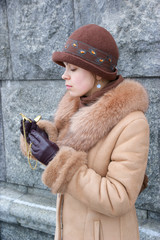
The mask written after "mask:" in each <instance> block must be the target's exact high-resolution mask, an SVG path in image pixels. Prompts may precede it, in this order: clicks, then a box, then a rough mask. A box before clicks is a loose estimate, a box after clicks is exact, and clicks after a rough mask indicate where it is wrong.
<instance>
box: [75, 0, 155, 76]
mask: <svg viewBox="0 0 160 240" xmlns="http://www.w3.org/2000/svg"><path fill="white" fill-rule="evenodd" d="M158 6H159V1H158V0H154V1H150V0H146V1H144V0H142V1H139V0H134V1H122V0H120V1H119V0H115V1H112V0H109V1H105V0H93V1H90V2H89V1H85V0H81V1H75V19H76V25H75V26H76V28H78V27H79V26H81V25H84V24H88V23H96V24H99V25H101V26H103V27H106V29H108V30H109V31H110V32H111V33H112V34H113V36H114V38H115V40H116V42H117V44H118V46H119V51H120V59H119V70H120V73H121V74H123V75H124V76H143V77H144V76H159V68H160V57H159V55H158V52H159V50H160V45H159V42H160V41H159V39H160V37H159V34H160V31H158V29H160V27H159V24H158V17H159V10H158V8H159V7H158ZM88 11H91V14H86V13H88ZM158 49H159V50H158Z"/></svg>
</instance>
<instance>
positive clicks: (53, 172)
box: [42, 147, 87, 193]
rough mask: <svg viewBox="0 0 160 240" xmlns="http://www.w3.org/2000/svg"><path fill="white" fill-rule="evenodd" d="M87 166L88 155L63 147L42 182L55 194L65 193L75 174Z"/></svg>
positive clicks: (46, 170)
mask: <svg viewBox="0 0 160 240" xmlns="http://www.w3.org/2000/svg"><path fill="white" fill-rule="evenodd" d="M84 164H87V154H86V153H84V152H78V151H75V150H74V149H73V148H70V147H62V148H61V149H60V150H59V152H58V153H57V154H56V156H55V157H54V159H53V160H52V161H51V162H50V163H49V164H48V166H47V167H46V169H45V171H44V172H43V174H42V181H43V183H44V184H45V185H47V186H48V187H49V188H51V190H52V192H53V193H57V192H61V193H62V192H64V191H65V188H66V186H67V184H68V183H69V182H70V180H71V179H72V177H73V175H74V174H75V172H76V171H77V170H78V169H79V168H80V167H81V166H82V165H84Z"/></svg>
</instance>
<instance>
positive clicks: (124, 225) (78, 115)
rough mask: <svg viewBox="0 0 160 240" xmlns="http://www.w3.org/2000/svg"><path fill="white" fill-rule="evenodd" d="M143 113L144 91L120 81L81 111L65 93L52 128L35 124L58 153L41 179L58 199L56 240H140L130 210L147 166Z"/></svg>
mask: <svg viewBox="0 0 160 240" xmlns="http://www.w3.org/2000/svg"><path fill="white" fill-rule="evenodd" d="M147 108H148V97H147V93H146V91H145V90H144V88H143V87H142V86H141V85H140V84H139V83H138V82H135V81H133V80H125V81H123V82H122V83H121V84H119V85H118V86H117V87H116V88H114V89H112V90H110V91H109V92H107V93H105V94H104V95H103V96H102V97H100V99H99V100H98V101H96V102H95V103H94V104H92V105H91V106H85V107H82V108H80V109H79V98H72V97H70V95H69V94H68V93H66V94H65V95H64V97H63V98H62V100H61V102H60V103H59V107H58V110H57V112H56V115H55V119H54V123H51V122H48V121H45V120H42V121H40V122H39V127H41V128H42V129H44V130H45V131H46V132H47V133H48V135H49V138H50V140H52V141H54V142H56V143H57V144H58V145H59V147H60V150H59V152H58V153H57V155H56V156H55V157H54V159H53V160H52V161H51V162H50V163H49V164H48V166H47V167H46V169H45V171H44V173H43V175H42V181H43V182H44V184H46V185H47V186H48V187H49V188H51V191H52V192H53V193H58V195H57V223H56V235H55V240H61V239H63V240H138V239H139V233H138V223H137V217H136V210H135V206H134V205H135V201H136V199H137V197H138V195H139V192H140V189H141V186H142V183H143V179H144V175H145V170H146V165H147V157H148V149H149V126H148V123H147V120H146V117H145V116H144V113H145V111H146V110H147ZM21 149H22V151H23V152H24V154H25V147H24V142H23V137H22V136H21Z"/></svg>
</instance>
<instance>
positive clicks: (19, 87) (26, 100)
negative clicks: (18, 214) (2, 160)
mask: <svg viewBox="0 0 160 240" xmlns="http://www.w3.org/2000/svg"><path fill="white" fill-rule="evenodd" d="M62 86H64V82H63V81H52V82H50V81H42V82H34V81H33V82H32V81H30V83H29V84H28V83H27V82H21V83H20V84H19V83H16V82H13V83H10V85H9V86H8V85H5V84H4V85H3V87H2V111H3V119H4V135H5V154H6V171H7V172H6V178H7V182H11V183H16V184H20V185H25V186H31V187H33V186H34V187H38V188H45V187H44V185H43V184H42V182H41V174H42V172H43V169H42V168H41V166H42V165H41V164H40V163H38V166H37V169H36V170H34V171H33V170H32V169H31V168H30V167H29V165H28V160H27V158H26V157H24V156H23V155H22V153H21V151H20V144H19V137H20V131H19V127H20V120H21V116H20V115H19V113H21V112H22V113H23V114H24V115H26V116H27V117H29V118H31V119H33V118H35V117H36V116H37V115H42V119H47V120H51V121H52V120H53V115H54V112H55V110H56V108H57V104H58V102H59V100H60V98H61V97H62V95H63V94H64V92H65V91H64V88H63V87H62ZM31 163H32V164H33V165H34V164H35V161H31Z"/></svg>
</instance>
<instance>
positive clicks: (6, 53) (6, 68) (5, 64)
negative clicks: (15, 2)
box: [0, 0, 12, 80]
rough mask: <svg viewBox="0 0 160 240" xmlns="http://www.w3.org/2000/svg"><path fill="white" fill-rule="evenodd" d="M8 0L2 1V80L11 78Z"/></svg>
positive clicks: (0, 46)
mask: <svg viewBox="0 0 160 240" xmlns="http://www.w3.org/2000/svg"><path fill="white" fill-rule="evenodd" d="M7 25H8V20H7V6H6V0H1V1H0V80H4V79H10V78H11V77H12V73H11V61H10V48H9V35H8V26H7Z"/></svg>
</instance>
